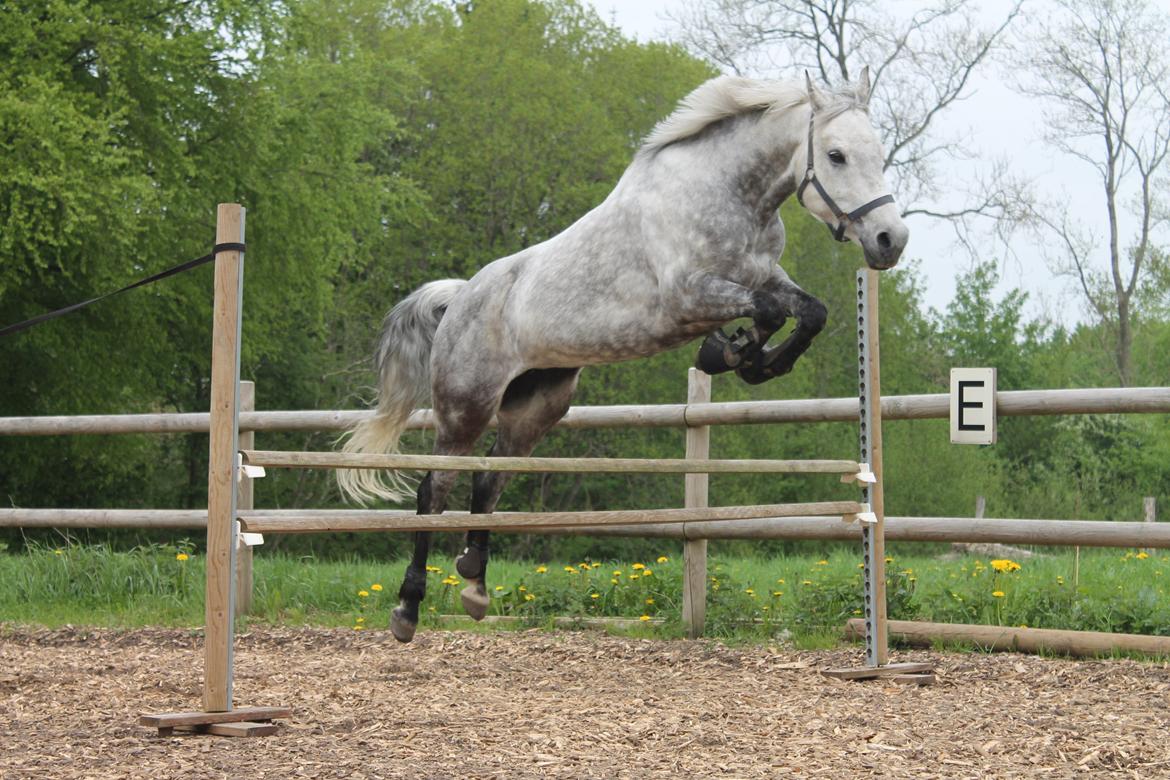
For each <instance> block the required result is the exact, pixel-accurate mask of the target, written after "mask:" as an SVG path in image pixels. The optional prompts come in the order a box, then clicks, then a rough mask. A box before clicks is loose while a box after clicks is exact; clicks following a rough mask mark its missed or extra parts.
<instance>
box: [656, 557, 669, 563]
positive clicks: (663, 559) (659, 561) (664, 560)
mask: <svg viewBox="0 0 1170 780" xmlns="http://www.w3.org/2000/svg"><path fill="white" fill-rule="evenodd" d="M669 560H670V558H667V557H666V556H665V555H659V556H658V560H657V561H656V563H666V562H667V561H669Z"/></svg>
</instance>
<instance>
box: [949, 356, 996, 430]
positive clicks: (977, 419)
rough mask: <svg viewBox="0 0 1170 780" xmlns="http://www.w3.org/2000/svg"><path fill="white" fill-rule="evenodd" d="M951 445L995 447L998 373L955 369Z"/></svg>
mask: <svg viewBox="0 0 1170 780" xmlns="http://www.w3.org/2000/svg"><path fill="white" fill-rule="evenodd" d="M951 443H952V444H995V369H994V368H952V369H951Z"/></svg>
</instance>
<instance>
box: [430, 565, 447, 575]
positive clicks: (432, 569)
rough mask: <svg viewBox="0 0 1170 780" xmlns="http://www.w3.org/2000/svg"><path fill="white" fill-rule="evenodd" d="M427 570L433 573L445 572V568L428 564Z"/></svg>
mask: <svg viewBox="0 0 1170 780" xmlns="http://www.w3.org/2000/svg"><path fill="white" fill-rule="evenodd" d="M427 571H429V572H430V573H431V574H442V573H443V570H442V569H440V568H439V567H438V566H428V567H427Z"/></svg>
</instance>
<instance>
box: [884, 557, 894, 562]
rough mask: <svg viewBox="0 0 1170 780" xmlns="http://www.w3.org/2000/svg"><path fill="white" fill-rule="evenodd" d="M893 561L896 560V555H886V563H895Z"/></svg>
mask: <svg viewBox="0 0 1170 780" xmlns="http://www.w3.org/2000/svg"><path fill="white" fill-rule="evenodd" d="M893 562H894V556H892V555H887V556H886V563H893Z"/></svg>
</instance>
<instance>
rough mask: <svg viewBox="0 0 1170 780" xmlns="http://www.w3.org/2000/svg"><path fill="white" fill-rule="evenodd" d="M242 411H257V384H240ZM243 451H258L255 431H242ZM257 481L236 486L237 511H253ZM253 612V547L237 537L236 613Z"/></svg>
mask: <svg viewBox="0 0 1170 780" xmlns="http://www.w3.org/2000/svg"><path fill="white" fill-rule="evenodd" d="M240 411H241V412H254V411H256V383H255V382H250V381H242V382H240ZM239 440H240V449H241V450H254V449H256V446H255V445H256V433H255V431H242V432H240V435H239ZM255 484H256V480H254V479H248V478H247V477H245V478H244V479H241V480H240V481H239V482H238V483H237V486H236V509H252V508H253V505H254V499H253V496H254V492H253V491H254V490H255V488H254V486H255ZM251 611H252V546H251V545H247V544H244V542H243V540H242V538H241V537H240V536H239V535H237V536H236V612H235V614H236V615H237V616H239V615H247V614H249V613H251Z"/></svg>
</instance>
